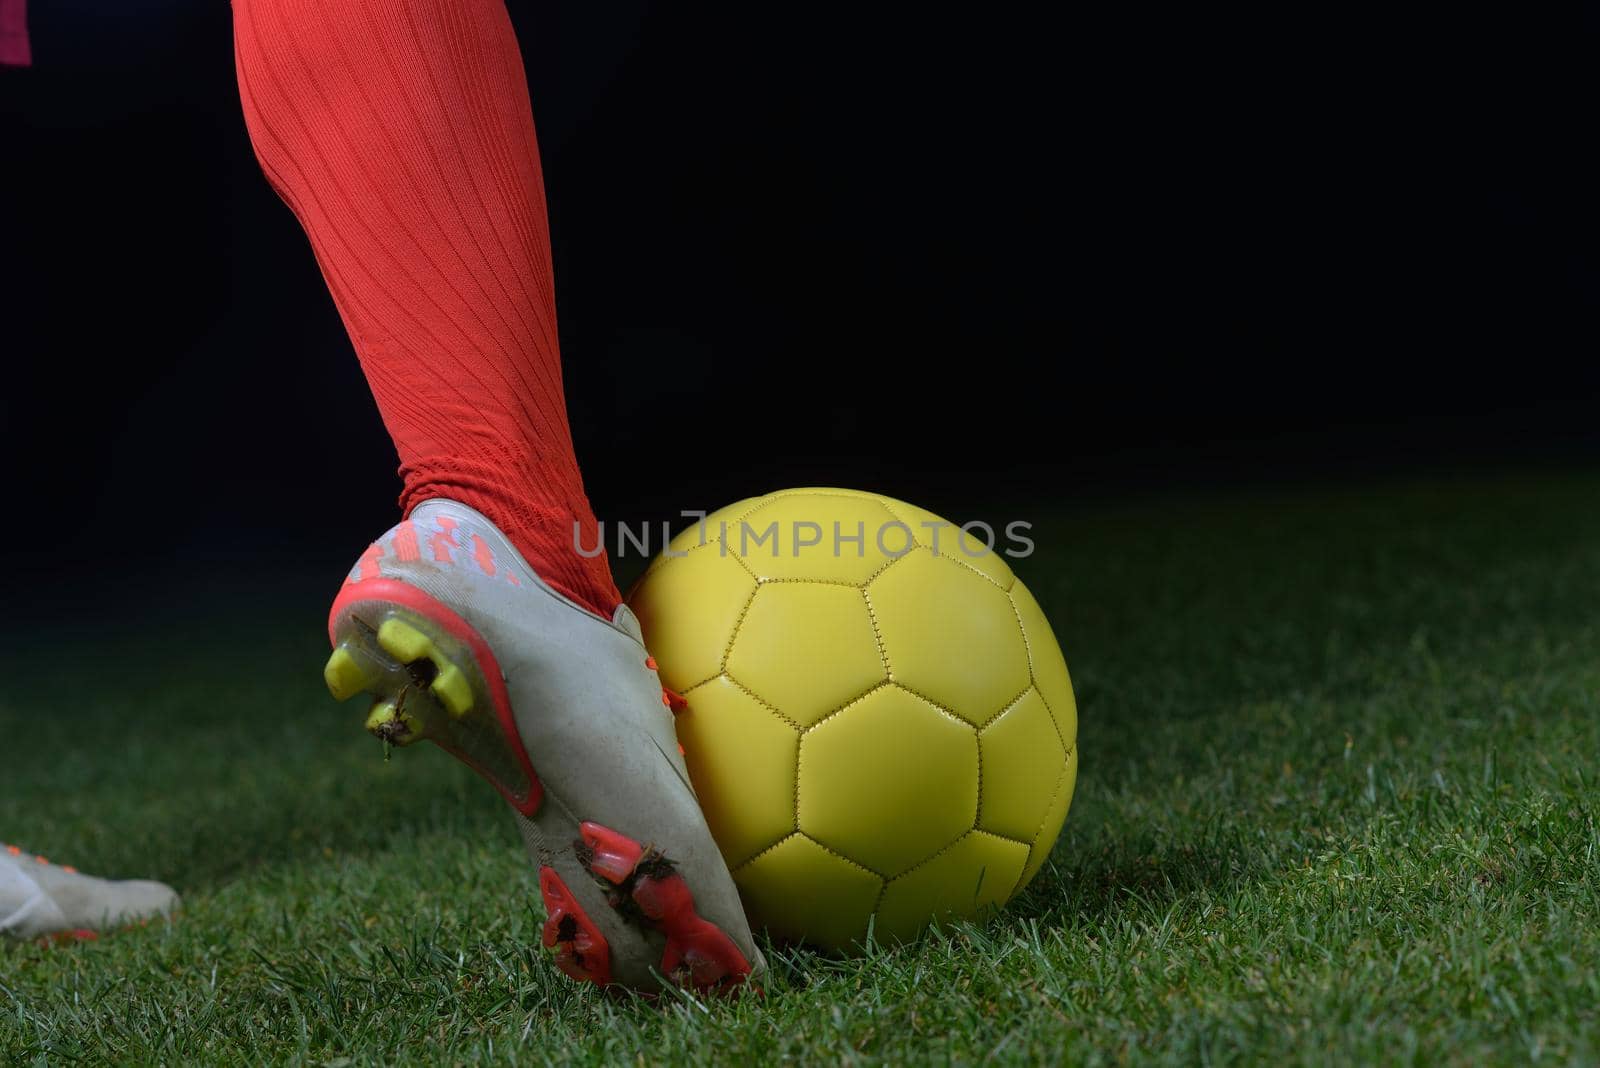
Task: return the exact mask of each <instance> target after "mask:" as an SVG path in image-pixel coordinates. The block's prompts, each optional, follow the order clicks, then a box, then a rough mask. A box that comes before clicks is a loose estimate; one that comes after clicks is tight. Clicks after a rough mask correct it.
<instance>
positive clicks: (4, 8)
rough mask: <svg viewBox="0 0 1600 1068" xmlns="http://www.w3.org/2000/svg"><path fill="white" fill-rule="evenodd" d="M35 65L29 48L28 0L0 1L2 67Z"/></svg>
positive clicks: (0, 63) (0, 58) (0, 62)
mask: <svg viewBox="0 0 1600 1068" xmlns="http://www.w3.org/2000/svg"><path fill="white" fill-rule="evenodd" d="M32 63H33V52H32V50H31V49H29V47H28V0H0V65H3V66H7V67H26V66H29V65H30V64H32Z"/></svg>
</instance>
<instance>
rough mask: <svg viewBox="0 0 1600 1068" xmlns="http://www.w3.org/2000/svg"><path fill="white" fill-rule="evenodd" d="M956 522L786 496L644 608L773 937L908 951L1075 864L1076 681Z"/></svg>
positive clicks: (764, 505) (690, 563)
mask: <svg viewBox="0 0 1600 1068" xmlns="http://www.w3.org/2000/svg"><path fill="white" fill-rule="evenodd" d="M942 522H943V521H942V520H940V519H939V518H938V517H936V516H934V515H933V514H932V513H929V512H926V511H924V510H922V509H920V508H916V507H913V506H911V505H909V504H905V503H903V502H901V501H897V500H893V499H891V498H888V497H881V496H878V495H876V494H871V493H860V492H856V491H853V490H840V489H797V490H783V491H780V492H777V493H770V494H768V495H766V496H765V497H757V498H751V499H749V500H744V501H740V502H738V503H737V504H733V505H730V506H728V507H727V508H724V509H722V510H721V511H719V512H715V513H713V514H712V515H710V516H708V517H707V518H706V520H705V522H704V523H703V524H697V525H696V526H693V527H691V528H689V529H688V530H686V531H684V532H683V533H682V534H680V535H679V536H678V537H677V538H676V539H674V540H673V542H672V543H671V545H669V546H668V548H667V550H666V551H664V552H663V553H662V555H661V556H659V557H657V559H656V560H655V561H654V562H653V563H652V564H651V566H650V568H649V570H648V571H647V572H646V573H645V575H644V576H643V577H642V578H641V579H640V580H639V582H638V583H637V584H636V585H635V586H634V588H633V591H632V592H631V594H630V595H629V603H630V604H631V605H632V608H633V611H634V612H635V613H636V614H637V615H638V617H639V620H640V622H641V624H642V625H643V627H644V633H645V640H646V643H647V644H648V646H649V648H650V651H651V652H652V654H653V655H654V656H655V658H656V660H657V662H658V663H659V665H660V672H661V678H662V681H663V682H664V683H665V684H666V685H667V686H668V687H669V688H671V689H673V690H675V691H677V692H678V693H680V694H682V695H683V697H684V698H685V699H686V700H687V702H688V707H687V708H686V709H685V710H684V711H682V713H681V714H680V715H679V716H678V721H677V726H678V737H679V739H680V741H681V742H682V744H683V747H684V750H685V755H686V759H687V761H688V765H689V773H690V776H691V777H692V778H693V780H694V785H695V791H696V793H697V794H698V795H699V798H700V803H701V805H702V807H703V808H704V810H705V814H706V819H707V821H708V822H709V824H710V826H711V831H712V833H713V834H714V835H715V836H716V839H717V844H718V845H719V846H720V847H721V849H722V854H723V856H724V858H726V860H727V862H728V867H729V869H730V870H731V871H732V872H733V878H734V881H735V882H736V883H737V884H738V886H739V890H740V893H741V894H742V895H743V898H744V902H745V907H746V908H747V910H748V911H749V913H750V919H751V923H752V925H753V926H755V927H756V928H757V929H759V928H762V927H765V928H767V930H769V931H770V932H771V933H772V934H773V935H774V936H776V937H779V938H783V939H791V940H796V941H805V942H810V943H812V944H815V945H820V946H824V947H828V948H831V949H835V950H842V951H849V950H850V949H851V948H853V947H855V946H858V945H859V944H861V943H862V941H863V940H864V939H865V937H866V935H867V931H868V925H869V922H871V924H872V929H873V931H874V936H875V937H876V938H877V939H879V940H886V941H894V940H900V939H907V938H910V937H912V936H914V935H915V934H917V932H919V931H920V930H922V928H923V927H924V926H926V925H927V924H928V923H929V922H930V921H931V920H933V919H934V918H936V917H967V916H971V915H973V914H975V913H976V912H977V911H978V910H979V909H981V908H983V907H985V906H990V905H995V906H998V905H1002V904H1004V903H1005V902H1006V901H1008V900H1009V899H1010V898H1011V897H1012V895H1014V894H1016V893H1017V891H1018V890H1020V889H1021V888H1022V887H1023V886H1025V885H1027V883H1028V881H1029V880H1030V879H1032V878H1033V876H1034V874H1035V873H1036V872H1037V871H1038V870H1039V867H1040V865H1041V864H1043V862H1044V860H1045V858H1046V856H1048V854H1049V853H1050V849H1051V847H1052V846H1053V845H1054V844H1055V840H1056V836H1057V834H1058V833H1059V832H1060V830H1061V824H1062V821H1063V820H1065V819H1066V815H1067V807H1068V805H1069V804H1070V803H1071V801H1072V790H1073V785H1074V783H1075V782H1076V779H1077V770H1078V751H1077V732H1078V719H1077V707H1076V704H1075V702H1074V700H1073V696H1072V683H1071V680H1070V679H1069V678H1068V676H1067V665H1066V662H1065V661H1064V660H1063V659H1062V656H1061V649H1060V647H1059V646H1058V645H1057V644H1056V639H1055V636H1054V634H1052V633H1051V630H1050V624H1049V623H1047V622H1046V621H1045V617H1044V614H1043V613H1042V612H1041V611H1040V610H1039V605H1038V603H1037V602H1035V601H1034V599H1033V596H1032V595H1031V594H1030V593H1029V592H1028V590H1027V588H1026V587H1025V586H1023V584H1022V583H1021V582H1019V581H1017V579H1016V577H1015V576H1014V575H1013V574H1012V573H1011V569H1010V567H1009V566H1008V565H1007V563H1006V559H1005V556H1004V555H1002V554H1001V553H1000V552H999V551H998V550H999V548H1001V547H1003V544H1002V545H1001V546H997V547H996V551H994V552H987V553H985V552H982V548H983V546H982V541H983V540H985V539H984V538H983V536H982V534H981V533H979V532H976V531H975V532H974V534H973V535H971V536H969V537H967V538H966V539H965V540H964V541H963V540H959V536H958V530H957V528H955V527H953V526H950V525H948V524H947V525H944V526H943V527H937V526H928V525H925V524H938V523H942ZM858 537H859V540H857V538H858ZM935 537H938V538H939V543H938V545H937V549H938V551H937V553H936V552H935V551H934V550H935V545H934V538H935Z"/></svg>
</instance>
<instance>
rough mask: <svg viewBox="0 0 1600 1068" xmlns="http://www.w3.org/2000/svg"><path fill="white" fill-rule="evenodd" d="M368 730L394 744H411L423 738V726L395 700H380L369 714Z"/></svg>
mask: <svg viewBox="0 0 1600 1068" xmlns="http://www.w3.org/2000/svg"><path fill="white" fill-rule="evenodd" d="M367 732H368V733H369V734H373V735H375V736H377V737H379V738H382V739H383V740H384V741H386V742H391V743H393V744H394V745H410V744H411V743H412V742H415V741H419V740H421V738H422V732H421V726H420V724H418V723H417V721H416V720H415V719H413V718H412V717H411V716H410V715H409V714H408V713H405V712H402V711H400V709H399V708H397V707H396V706H395V703H394V702H393V701H379V702H377V703H376V704H374V705H373V706H372V711H371V712H370V713H368V715H367Z"/></svg>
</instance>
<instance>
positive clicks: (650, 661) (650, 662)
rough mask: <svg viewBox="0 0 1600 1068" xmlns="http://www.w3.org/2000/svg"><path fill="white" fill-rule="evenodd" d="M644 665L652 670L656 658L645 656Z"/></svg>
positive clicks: (654, 667)
mask: <svg viewBox="0 0 1600 1068" xmlns="http://www.w3.org/2000/svg"><path fill="white" fill-rule="evenodd" d="M644 666H645V667H647V668H649V669H650V670H651V671H654V670H655V669H656V658H655V657H653V656H647V657H645V658H644Z"/></svg>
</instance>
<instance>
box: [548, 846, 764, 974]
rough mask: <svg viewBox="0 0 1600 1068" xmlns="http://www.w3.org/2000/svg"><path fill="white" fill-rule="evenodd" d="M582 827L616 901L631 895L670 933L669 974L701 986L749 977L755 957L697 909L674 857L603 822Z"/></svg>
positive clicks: (592, 865) (591, 862) (664, 965)
mask: <svg viewBox="0 0 1600 1068" xmlns="http://www.w3.org/2000/svg"><path fill="white" fill-rule="evenodd" d="M580 831H581V832H582V834H583V840H582V842H581V843H580V844H581V845H582V846H583V847H584V849H585V851H586V852H587V853H588V856H587V858H586V863H587V864H588V867H589V870H590V871H592V872H594V874H595V875H596V876H598V877H599V878H601V879H603V880H605V881H606V882H608V883H610V884H612V885H613V886H615V887H616V888H617V889H616V890H615V891H613V893H612V903H613V906H615V905H616V904H617V903H618V902H619V900H622V899H631V900H632V902H633V904H634V905H635V906H636V907H637V908H638V910H639V912H640V913H641V914H643V916H644V918H645V919H647V920H648V921H650V923H651V924H652V925H653V926H655V928H656V929H657V930H659V931H661V932H662V933H663V934H665V935H666V936H667V947H666V951H665V952H664V953H663V954H662V956H661V973H662V974H663V975H665V976H666V977H667V978H668V979H670V980H672V981H673V982H674V983H677V984H678V985H679V986H689V987H694V988H695V989H699V990H704V989H709V988H713V987H721V986H731V985H733V984H736V983H740V982H743V981H744V978H745V977H746V976H747V975H749V974H750V962H749V961H748V960H746V959H745V955H744V954H743V953H741V952H740V951H739V947H738V946H737V945H735V944H734V941H733V939H731V938H729V937H728V936H727V935H726V934H724V933H723V932H722V931H721V930H720V929H718V927H717V926H716V925H715V924H713V923H710V922H708V921H707V920H704V919H702V918H701V917H700V915H699V913H697V912H695V908H694V894H693V893H692V892H691V891H690V890H689V884H688V883H686V882H684V879H683V876H682V875H679V874H678V872H677V871H676V870H675V869H674V868H673V866H672V862H671V861H670V860H668V859H667V858H665V857H663V856H662V855H661V854H660V853H658V852H656V851H655V850H654V849H651V850H646V849H645V848H644V847H643V846H641V845H640V844H639V843H638V842H635V841H634V840H633V839H631V838H629V837H627V836H626V835H622V834H619V833H617V832H616V831H613V830H611V829H610V828H609V827H602V826H600V825H599V824H597V823H584V824H583V825H582V826H581V827H580Z"/></svg>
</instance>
